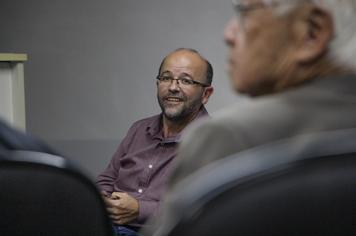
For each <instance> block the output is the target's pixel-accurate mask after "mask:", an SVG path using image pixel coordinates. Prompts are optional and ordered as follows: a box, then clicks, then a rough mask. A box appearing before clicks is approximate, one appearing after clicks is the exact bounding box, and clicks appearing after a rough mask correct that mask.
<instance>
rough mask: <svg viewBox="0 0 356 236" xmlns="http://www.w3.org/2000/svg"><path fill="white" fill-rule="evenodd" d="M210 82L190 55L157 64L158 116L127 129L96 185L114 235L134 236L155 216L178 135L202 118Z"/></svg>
mask: <svg viewBox="0 0 356 236" xmlns="http://www.w3.org/2000/svg"><path fill="white" fill-rule="evenodd" d="M212 77H213V69H212V66H211V65H210V63H209V62H208V61H207V60H206V59H205V58H203V57H202V56H201V55H200V54H199V53H198V52H197V51H195V50H193V49H186V48H181V49H177V50H175V51H173V52H171V53H170V54H168V55H167V56H166V57H165V58H164V59H163V61H162V63H161V66H160V68H159V74H158V76H157V82H156V83H157V98H158V103H159V105H160V107H161V110H162V113H161V114H158V115H155V116H152V117H149V118H146V119H142V120H139V121H137V122H135V123H134V124H133V125H132V127H131V128H130V129H129V131H128V133H127V135H126V137H125V138H124V139H123V141H122V142H121V144H120V146H119V147H118V149H117V151H116V153H115V155H114V156H113V158H112V160H111V162H110V163H109V165H108V167H107V168H106V170H105V171H104V172H103V173H101V174H100V175H99V177H98V179H97V185H98V186H99V188H100V189H101V190H102V191H103V194H104V195H105V196H104V200H105V202H106V205H107V210H108V212H109V216H110V218H111V219H112V221H113V223H114V230H115V232H116V234H117V235H127V236H130V235H137V233H136V232H137V231H138V230H139V229H140V227H141V226H142V225H143V224H144V223H145V221H146V219H147V218H148V217H149V216H152V215H154V214H155V213H156V212H157V210H158V208H159V205H160V202H161V198H162V196H163V194H164V192H165V187H166V182H167V180H168V177H169V176H170V173H171V170H172V163H173V160H174V159H175V157H176V152H177V146H178V143H179V142H180V137H181V133H182V131H183V129H185V128H186V126H187V125H188V124H190V123H191V122H193V121H195V120H197V119H200V118H202V117H206V116H208V113H207V111H206V109H205V107H204V104H206V103H207V102H208V100H209V97H210V95H211V94H212V93H213V87H212V86H211V82H212Z"/></svg>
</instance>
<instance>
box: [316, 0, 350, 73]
mask: <svg viewBox="0 0 356 236" xmlns="http://www.w3.org/2000/svg"><path fill="white" fill-rule="evenodd" d="M313 2H315V3H316V4H319V5H321V6H323V7H325V8H326V9H327V10H328V11H330V12H331V14H332V16H333V20H334V29H335V32H334V38H333V40H332V42H331V45H330V56H331V59H333V60H334V61H336V62H337V63H341V64H342V65H345V66H347V67H350V69H353V70H356V0H313Z"/></svg>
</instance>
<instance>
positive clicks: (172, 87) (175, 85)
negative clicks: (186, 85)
mask: <svg viewBox="0 0 356 236" xmlns="http://www.w3.org/2000/svg"><path fill="white" fill-rule="evenodd" d="M169 90H170V91H179V90H180V87H179V82H178V80H176V79H174V80H172V82H171V83H170V84H169Z"/></svg>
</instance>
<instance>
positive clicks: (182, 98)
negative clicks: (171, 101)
mask: <svg viewBox="0 0 356 236" xmlns="http://www.w3.org/2000/svg"><path fill="white" fill-rule="evenodd" d="M162 98H163V99H167V98H177V99H180V100H184V101H185V100H186V98H185V96H184V95H183V94H171V93H170V94H167V95H164V96H163V97H162Z"/></svg>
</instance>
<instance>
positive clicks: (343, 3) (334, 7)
mask: <svg viewBox="0 0 356 236" xmlns="http://www.w3.org/2000/svg"><path fill="white" fill-rule="evenodd" d="M265 1H266V3H268V2H271V0H265ZM280 1H281V2H283V1H288V0H280ZM289 1H290V0H289ZM274 2H275V1H274ZM292 2H294V4H292V5H293V6H297V5H298V4H301V3H303V2H308V1H301V0H295V1H292ZM309 2H312V3H314V4H316V5H318V6H320V7H322V8H324V9H326V10H327V11H329V12H330V14H331V15H332V17H333V23H334V38H333V39H332V42H331V44H330V46H329V53H328V57H329V58H330V59H331V60H332V61H333V62H334V63H336V64H338V65H340V66H343V67H346V68H348V69H351V70H356V0H309ZM289 9H290V8H289Z"/></svg>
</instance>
